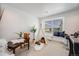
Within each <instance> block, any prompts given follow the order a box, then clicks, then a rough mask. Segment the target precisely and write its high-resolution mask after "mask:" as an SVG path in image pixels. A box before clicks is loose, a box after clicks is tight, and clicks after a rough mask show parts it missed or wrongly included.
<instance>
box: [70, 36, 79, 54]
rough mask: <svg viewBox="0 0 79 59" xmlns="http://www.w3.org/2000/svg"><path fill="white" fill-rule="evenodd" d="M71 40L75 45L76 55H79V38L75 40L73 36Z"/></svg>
mask: <svg viewBox="0 0 79 59" xmlns="http://www.w3.org/2000/svg"><path fill="white" fill-rule="evenodd" d="M70 38H71V41H72V43H73V52H74V55H79V38H74V37H73V36H70Z"/></svg>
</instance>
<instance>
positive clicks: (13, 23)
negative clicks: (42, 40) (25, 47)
mask: <svg viewBox="0 0 79 59" xmlns="http://www.w3.org/2000/svg"><path fill="white" fill-rule="evenodd" d="M34 25H35V26H36V28H38V19H37V18H35V17H34V16H32V15H29V14H27V11H26V12H24V11H21V10H19V9H17V8H13V7H10V6H6V7H5V10H4V13H3V17H2V19H1V21H0V38H6V39H7V40H9V39H13V38H16V37H17V35H16V32H30V29H31V27H32V26H34ZM37 32H38V29H37ZM36 35H37V33H36Z"/></svg>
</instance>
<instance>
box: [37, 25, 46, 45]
mask: <svg viewBox="0 0 79 59" xmlns="http://www.w3.org/2000/svg"><path fill="white" fill-rule="evenodd" d="M42 37H44V38H45V41H46V44H47V40H46V37H45V31H44V29H43V28H42V24H40V27H39V31H38V36H37V38H38V39H39V40H40V39H41V38H42Z"/></svg>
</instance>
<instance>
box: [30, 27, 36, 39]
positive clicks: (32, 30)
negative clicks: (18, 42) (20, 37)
mask: <svg viewBox="0 0 79 59" xmlns="http://www.w3.org/2000/svg"><path fill="white" fill-rule="evenodd" d="M36 30H37V29H36V28H35V26H33V27H32V29H31V32H32V33H33V40H35V32H36Z"/></svg>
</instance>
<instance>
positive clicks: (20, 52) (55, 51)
mask: <svg viewBox="0 0 79 59" xmlns="http://www.w3.org/2000/svg"><path fill="white" fill-rule="evenodd" d="M68 54H69V51H68V50H67V49H66V45H64V44H62V43H60V42H56V41H53V40H52V41H48V44H47V45H45V46H44V47H43V48H42V49H41V50H40V51H36V50H35V49H34V46H33V45H31V46H30V49H29V50H28V49H27V47H24V48H22V49H19V48H18V49H16V56H68Z"/></svg>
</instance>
